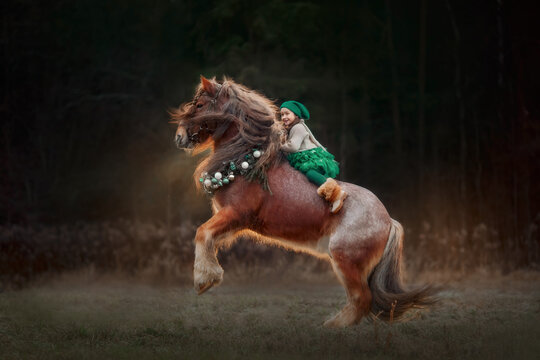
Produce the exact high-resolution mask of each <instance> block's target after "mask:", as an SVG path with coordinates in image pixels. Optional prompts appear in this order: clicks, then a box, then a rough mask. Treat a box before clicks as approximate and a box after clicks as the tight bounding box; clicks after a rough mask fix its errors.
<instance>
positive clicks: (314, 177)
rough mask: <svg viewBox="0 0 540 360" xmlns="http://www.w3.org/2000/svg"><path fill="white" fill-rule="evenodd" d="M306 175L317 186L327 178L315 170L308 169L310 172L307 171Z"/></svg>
mask: <svg viewBox="0 0 540 360" xmlns="http://www.w3.org/2000/svg"><path fill="white" fill-rule="evenodd" d="M306 176H307V178H308V180H309V181H310V182H312V183H313V184H315V185H317V186H321V185H322V184H324V183H325V181H326V179H327V177H326V176H324V175H322V174H321V173H319V172H317V171H315V170H308V172H306Z"/></svg>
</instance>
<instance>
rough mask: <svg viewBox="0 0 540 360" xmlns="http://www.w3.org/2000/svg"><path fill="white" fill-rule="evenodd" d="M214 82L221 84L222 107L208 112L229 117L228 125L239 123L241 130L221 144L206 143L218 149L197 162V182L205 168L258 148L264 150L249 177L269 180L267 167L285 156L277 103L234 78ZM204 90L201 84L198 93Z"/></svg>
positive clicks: (214, 167) (212, 168)
mask: <svg viewBox="0 0 540 360" xmlns="http://www.w3.org/2000/svg"><path fill="white" fill-rule="evenodd" d="M214 83H215V84H216V86H218V85H219V86H220V88H219V89H218V90H217V96H216V98H215V101H216V103H217V104H218V107H219V109H216V111H215V112H212V113H208V114H206V116H208V117H214V118H216V119H221V120H222V121H228V122H229V124H228V126H235V127H236V130H237V133H236V134H235V135H234V136H233V137H232V138H231V139H230V140H229V141H227V142H224V143H221V142H220V143H219V146H216V144H215V143H213V144H211V145H209V144H208V143H206V144H205V146H206V147H208V146H212V147H213V150H214V151H213V153H212V154H210V155H209V156H208V157H207V158H206V159H204V160H203V161H201V163H200V164H199V165H198V166H197V169H196V170H195V173H194V178H195V180H196V181H195V182H196V184H198V185H200V184H199V182H198V181H197V180H198V178H199V175H200V174H201V172H203V171H206V172H208V173H213V172H216V171H220V170H223V169H222V168H223V163H224V162H226V163H228V162H229V161H231V160H232V161H236V160H238V159H241V158H242V157H243V156H244V155H246V154H247V153H250V152H251V151H252V150H253V149H254V148H258V149H260V150H262V151H263V154H262V156H261V157H260V158H259V159H258V160H257V162H256V163H255V165H254V167H253V170H252V171H251V173H250V176H249V177H248V180H254V179H258V180H260V181H262V182H263V183H265V184H266V171H267V170H268V169H269V168H270V167H272V166H273V165H275V164H277V163H279V162H280V161H282V160H283V156H282V154H281V151H280V134H281V131H282V126H281V124H280V123H279V122H277V121H276V119H277V114H278V108H277V106H276V105H275V104H274V103H273V102H272V101H271V100H269V99H268V98H266V97H265V96H264V95H262V94H260V93H259V92H257V91H255V90H251V89H248V88H247V87H245V86H243V85H240V84H237V83H235V82H234V81H232V80H230V79H227V78H225V79H224V80H223V82H222V83H221V84H218V83H217V82H215V81H214ZM202 93H203V91H202V88H201V87H200V86H199V88H198V89H197V92H196V95H195V96H196V97H197V95H199V96H201V95H202ZM203 116H204V115H203ZM217 126H219V125H217ZM214 140H215V139H214Z"/></svg>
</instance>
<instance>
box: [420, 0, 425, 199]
mask: <svg viewBox="0 0 540 360" xmlns="http://www.w3.org/2000/svg"><path fill="white" fill-rule="evenodd" d="M426 15H427V4H426V0H421V1H420V39H419V47H418V189H419V191H418V194H421V192H422V189H423V188H424V185H425V179H424V177H425V174H424V167H425V165H426V164H425V146H426V145H425V104H426V98H425V96H426V94H425V86H426Z"/></svg>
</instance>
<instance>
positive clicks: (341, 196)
mask: <svg viewBox="0 0 540 360" xmlns="http://www.w3.org/2000/svg"><path fill="white" fill-rule="evenodd" d="M280 111H281V120H282V121H283V125H284V126H285V129H287V131H288V136H287V140H286V141H285V142H284V143H282V144H281V149H282V150H283V151H285V152H287V153H289V154H288V156H287V159H288V160H289V163H290V164H291V166H292V167H294V168H295V169H297V170H300V171H301V172H302V173H304V174H305V175H306V176H307V178H308V180H309V181H310V182H312V183H313V184H315V185H317V186H318V187H319V188H318V189H317V194H319V196H321V197H323V198H324V199H325V200H326V201H329V202H330V203H331V204H332V208H331V209H330V212H331V213H334V214H335V213H337V212H338V211H339V210H340V209H341V207H342V206H343V201H345V199H346V198H347V193H346V192H345V191H343V190H341V187H340V186H339V184H338V183H337V182H336V180H334V179H333V178H335V177H336V176H337V175H338V174H339V167H338V163H337V162H336V161H335V160H334V156H333V155H332V154H330V153H329V152H328V151H326V149H325V148H324V147H323V146H322V145H321V144H320V143H319V142H318V141H317V139H315V137H314V136H313V134H312V133H311V131H310V130H309V128H308V127H307V125H306V123H305V122H304V120H309V111H308V109H307V108H306V107H305V106H304V105H303V104H301V103H299V102H298V101H285V102H284V103H283V104H281V107H280Z"/></svg>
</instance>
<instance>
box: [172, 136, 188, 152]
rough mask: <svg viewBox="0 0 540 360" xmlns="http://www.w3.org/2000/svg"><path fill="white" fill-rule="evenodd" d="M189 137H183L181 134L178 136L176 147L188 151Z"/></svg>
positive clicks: (176, 137)
mask: <svg viewBox="0 0 540 360" xmlns="http://www.w3.org/2000/svg"><path fill="white" fill-rule="evenodd" d="M188 140H189V139H188V137H187V136H185V135H184V136H183V135H181V134H176V136H175V137H174V143H175V144H176V147H177V148H178V149H186V148H188V145H189V144H188V143H189V141H188Z"/></svg>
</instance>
